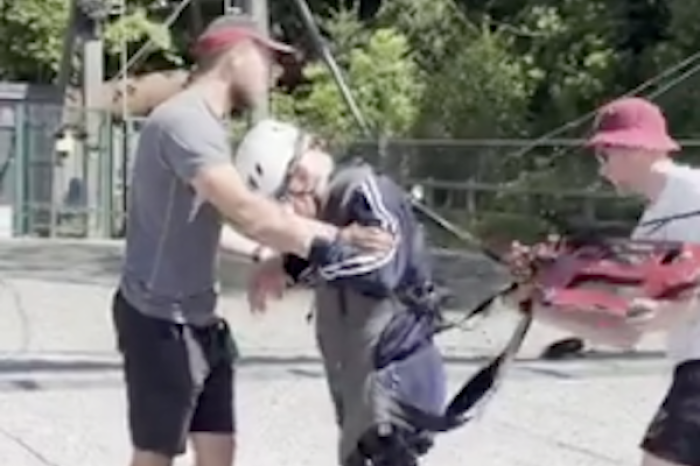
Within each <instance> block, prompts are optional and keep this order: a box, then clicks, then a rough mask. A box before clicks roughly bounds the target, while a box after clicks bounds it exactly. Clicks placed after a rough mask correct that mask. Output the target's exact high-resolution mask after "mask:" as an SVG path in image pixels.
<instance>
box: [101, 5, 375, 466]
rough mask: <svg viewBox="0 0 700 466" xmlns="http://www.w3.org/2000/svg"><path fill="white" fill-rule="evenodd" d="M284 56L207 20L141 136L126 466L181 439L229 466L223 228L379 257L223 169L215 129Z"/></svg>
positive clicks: (127, 333) (119, 303)
mask: <svg viewBox="0 0 700 466" xmlns="http://www.w3.org/2000/svg"><path fill="white" fill-rule="evenodd" d="M289 52H290V49H289V47H287V46H285V45H283V44H279V43H276V42H273V41H271V40H270V39H268V38H267V37H264V36H262V35H261V34H260V33H259V32H257V31H256V29H255V27H254V23H253V22H252V21H251V20H250V19H248V18H246V17H242V16H227V17H223V18H220V19H218V20H216V21H215V22H214V23H212V24H211V25H210V26H209V27H208V28H207V30H205V32H204V33H203V34H202V35H201V36H200V37H199V38H198V40H197V42H196V44H195V48H194V54H195V56H196V58H197V69H196V70H195V71H194V73H193V75H192V79H191V80H190V82H189V83H188V85H187V87H186V89H183V90H182V91H181V92H180V93H179V94H177V95H175V96H173V97H171V98H170V99H169V100H167V101H166V102H164V103H162V104H161V105H160V106H158V107H157V108H156V109H155V110H154V111H153V112H152V113H151V115H150V116H149V118H148V119H147V121H146V122H145V124H144V126H143V129H142V132H141V135H140V139H139V145H138V148H137V150H136V155H135V161H134V166H133V173H132V181H131V185H130V193H129V205H128V221H127V222H128V223H127V234H126V257H125V260H124V265H123V271H122V276H121V281H120V286H119V290H118V291H117V293H116V294H115V297H114V302H113V318H114V324H115V330H116V335H117V340H118V345H119V349H120V351H121V353H122V355H123V357H124V373H125V383H126V388H127V397H128V414H129V427H130V431H131V438H132V443H133V445H134V448H135V452H134V456H133V459H132V462H131V465H132V466H163V465H164V466H167V465H171V464H172V461H173V458H174V457H175V456H176V455H179V454H182V453H183V452H184V451H185V441H186V440H187V438H188V437H190V439H191V440H192V443H193V447H194V450H195V455H196V456H197V460H196V463H197V464H202V465H204V464H206V465H207V466H230V465H231V464H232V463H233V456H234V431H235V415H234V407H233V401H234V396H233V393H234V383H233V380H234V370H233V362H234V360H235V344H234V343H233V340H232V337H231V334H230V331H229V329H228V327H227V325H226V324H225V323H224V321H223V320H222V319H221V318H219V317H217V316H216V314H215V308H216V301H217V290H216V260H217V252H218V248H219V244H220V235H221V228H222V223H223V222H222V219H223V218H224V217H225V218H228V219H230V220H231V221H232V222H234V223H235V224H236V225H237V227H238V229H239V230H240V231H241V233H242V234H243V235H245V236H247V237H249V238H251V239H253V240H255V241H257V242H258V243H261V244H264V245H266V246H268V247H271V248H273V249H275V250H279V251H282V252H290V253H294V254H296V255H298V256H301V257H306V256H307V255H308V254H309V250H310V247H311V244H312V243H313V241H314V240H315V239H316V238H324V239H333V238H335V237H336V236H337V235H343V236H344V237H345V239H347V240H349V241H351V242H353V243H354V244H356V245H358V246H364V247H369V248H379V249H382V248H385V247H388V243H389V239H387V237H386V236H384V235H382V234H380V233H377V232H375V231H374V230H372V229H365V230H362V229H357V228H351V229H346V230H343V231H339V229H338V228H336V227H334V226H332V225H329V224H325V223H321V222H318V221H313V220H309V219H304V218H301V217H298V216H296V215H294V214H292V213H291V212H290V211H288V210H287V209H284V208H282V207H281V206H280V205H279V204H278V203H276V202H273V201H270V200H267V199H265V198H263V197H261V196H258V195H257V194H255V193H253V192H251V191H250V190H249V189H248V187H247V186H246V181H247V180H243V179H241V177H240V176H239V175H238V173H237V172H236V170H235V168H234V167H233V164H232V160H231V150H230V147H229V135H228V132H227V129H226V126H225V124H224V119H225V117H226V116H227V115H228V114H230V112H231V110H232V108H233V107H234V106H235V107H238V108H241V107H243V108H245V107H249V106H251V105H253V104H255V102H256V99H258V98H259V96H260V95H264V92H262V91H265V89H266V87H267V86H268V85H269V78H268V77H269V74H270V62H271V58H272V55H273V54H278V53H289Z"/></svg>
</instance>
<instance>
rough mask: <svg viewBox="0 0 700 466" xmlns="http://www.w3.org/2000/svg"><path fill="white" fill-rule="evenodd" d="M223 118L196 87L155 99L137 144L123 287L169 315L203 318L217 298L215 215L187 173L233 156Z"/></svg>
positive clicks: (149, 309)
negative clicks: (163, 99) (162, 99)
mask: <svg viewBox="0 0 700 466" xmlns="http://www.w3.org/2000/svg"><path fill="white" fill-rule="evenodd" d="M230 151H231V148H230V146H229V138H228V133H227V131H226V127H225V125H224V122H223V121H221V120H220V119H219V118H217V117H216V115H214V114H213V113H212V112H211V110H210V108H209V107H208V106H207V104H206V103H205V101H204V99H203V97H202V96H201V95H200V94H198V93H197V92H196V90H193V89H188V90H185V91H184V92H182V93H180V94H178V95H176V96H174V97H173V98H171V99H169V100H168V101H166V102H165V103H163V104H162V105H160V106H159V107H157V108H156V109H155V110H154V111H153V112H152V113H151V115H150V116H149V118H148V120H147V121H146V123H145V124H144V126H143V128H142V131H141V134H140V138H139V144H138V147H137V148H136V154H135V159H134V165H133V169H132V170H133V171H132V179H131V186H130V192H129V204H128V214H127V222H128V223H127V227H126V230H127V231H126V258H125V261H124V265H123V271H122V278H121V290H122V293H123V295H124V297H125V298H126V300H127V301H129V302H130V303H131V304H132V305H133V306H134V307H135V308H137V309H138V310H139V311H141V312H143V313H144V314H147V315H149V316H153V317H157V318H161V319H167V320H170V321H174V322H183V323H184V322H186V323H191V324H194V325H207V324H209V323H211V322H212V321H213V320H214V315H215V314H214V311H215V308H216V301H217V281H216V269H217V267H216V266H217V249H218V244H219V235H220V234H221V218H220V216H219V213H218V212H217V211H216V209H215V208H214V207H213V206H212V205H211V204H208V203H207V202H202V201H201V200H200V199H198V198H197V196H196V194H195V191H194V189H193V188H192V187H191V186H190V185H189V181H190V180H191V179H192V178H193V177H194V176H195V174H196V173H197V171H198V170H199V169H200V168H202V167H204V166H207V165H212V164H220V163H231V152H230Z"/></svg>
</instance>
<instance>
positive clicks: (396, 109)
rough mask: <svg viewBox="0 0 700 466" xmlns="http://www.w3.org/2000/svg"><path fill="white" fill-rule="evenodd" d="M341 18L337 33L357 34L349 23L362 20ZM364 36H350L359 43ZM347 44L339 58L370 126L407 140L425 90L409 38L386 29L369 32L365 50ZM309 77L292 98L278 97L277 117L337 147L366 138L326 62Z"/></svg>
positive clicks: (311, 67) (311, 70)
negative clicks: (358, 40) (319, 135)
mask: <svg viewBox="0 0 700 466" xmlns="http://www.w3.org/2000/svg"><path fill="white" fill-rule="evenodd" d="M335 18H336V21H337V22H338V23H336V24H335V27H336V30H344V31H350V30H353V28H352V27H351V26H352V24H350V25H348V24H347V23H350V22H352V21H355V22H356V21H357V20H355V19H351V18H350V17H349V16H347V15H344V14H340V15H338V16H336V17H335ZM355 30H356V31H357V29H355ZM363 33H364V31H362V32H360V31H358V32H357V34H354V33H353V34H348V35H347V36H346V37H347V38H348V40H350V39H351V38H352V39H356V37H357V35H358V34H363ZM334 39H335V37H334ZM344 44H345V42H344V41H342V40H340V41H338V47H337V48H338V49H339V50H344V51H345V52H344V53H342V54H339V62H340V63H343V64H345V65H346V69H345V70H344V71H345V72H344V74H345V75H346V78H347V82H348V85H349V87H350V89H351V91H352V92H353V94H354V97H355V99H356V101H357V103H358V106H359V107H360V109H361V112H362V113H363V115H364V116H365V117H366V119H367V120H368V123H369V125H370V126H371V128H372V129H373V130H374V131H375V134H376V135H377V137H380V136H381V137H401V136H405V135H406V134H407V132H408V131H409V130H410V129H411V128H412V126H413V124H414V122H415V119H416V118H417V116H418V102H419V99H420V96H421V94H422V90H423V86H422V84H421V82H420V80H419V79H418V78H419V73H418V69H417V68H416V65H415V63H414V62H413V61H412V60H411V57H410V55H409V48H408V47H409V46H408V42H407V40H406V38H405V37H403V36H402V35H401V34H399V33H397V32H396V31H394V30H392V29H389V28H381V29H377V30H375V31H373V32H371V33H370V34H368V40H367V42H366V43H365V44H363V45H362V46H357V47H354V48H350V47H344ZM304 75H305V78H306V80H307V82H306V83H305V84H304V85H302V86H300V87H299V88H298V89H297V90H296V91H295V92H293V93H292V94H291V95H286V94H281V93H275V94H274V96H273V107H272V108H273V111H274V113H275V114H277V115H279V116H281V117H283V118H289V119H294V120H297V121H299V122H300V123H301V124H303V125H304V126H307V127H309V128H313V129H314V130H315V131H317V132H318V133H320V134H322V135H323V136H324V137H325V138H327V139H328V140H329V141H331V142H333V143H338V144H347V143H348V142H350V141H353V140H357V139H361V138H363V137H364V135H362V134H361V131H360V129H359V128H358V126H357V124H356V123H355V121H354V120H353V117H352V114H351V113H350V111H349V109H348V107H347V105H346V104H345V102H344V100H343V97H342V94H341V92H340V90H339V89H338V86H337V84H336V82H335V80H334V79H333V76H332V75H331V73H330V71H329V70H328V69H327V68H326V66H325V64H323V63H320V62H312V63H310V64H309V65H308V66H307V67H306V68H305V70H304Z"/></svg>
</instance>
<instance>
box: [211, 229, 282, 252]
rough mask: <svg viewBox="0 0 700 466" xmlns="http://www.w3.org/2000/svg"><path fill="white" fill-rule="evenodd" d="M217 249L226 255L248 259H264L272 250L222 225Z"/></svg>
mask: <svg viewBox="0 0 700 466" xmlns="http://www.w3.org/2000/svg"><path fill="white" fill-rule="evenodd" d="M219 248H220V249H221V250H222V251H223V252H224V253H227V254H233V255H236V256H242V257H244V258H248V259H251V260H253V259H265V258H266V257H267V256H269V255H270V254H272V252H273V251H272V249H271V248H268V247H266V246H263V245H262V244H260V243H258V242H257V241H253V240H252V239H250V238H248V237H246V236H244V235H242V234H241V233H239V232H238V231H236V230H234V229H233V228H232V227H231V226H230V225H227V224H224V226H223V227H222V229H221V237H220V238H219Z"/></svg>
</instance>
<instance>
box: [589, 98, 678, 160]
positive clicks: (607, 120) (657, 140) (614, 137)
mask: <svg viewBox="0 0 700 466" xmlns="http://www.w3.org/2000/svg"><path fill="white" fill-rule="evenodd" d="M586 146H587V147H591V148H596V147H603V146H619V147H629V148H636V149H647V150H657V151H663V152H673V151H677V150H679V149H680V146H679V144H678V143H677V142H676V141H675V140H674V139H673V138H672V137H671V136H670V135H669V134H668V128H667V125H666V118H665V117H664V114H663V112H662V111H661V109H660V108H659V107H658V106H657V105H656V104H654V103H652V102H650V101H648V100H646V99H643V98H640V97H623V98H620V99H616V100H614V101H612V102H610V103H608V104H606V105H604V106H603V107H601V108H600V109H599V110H598V114H597V117H596V122H595V125H594V134H593V136H591V137H590V138H589V139H588V141H587V142H586Z"/></svg>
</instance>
